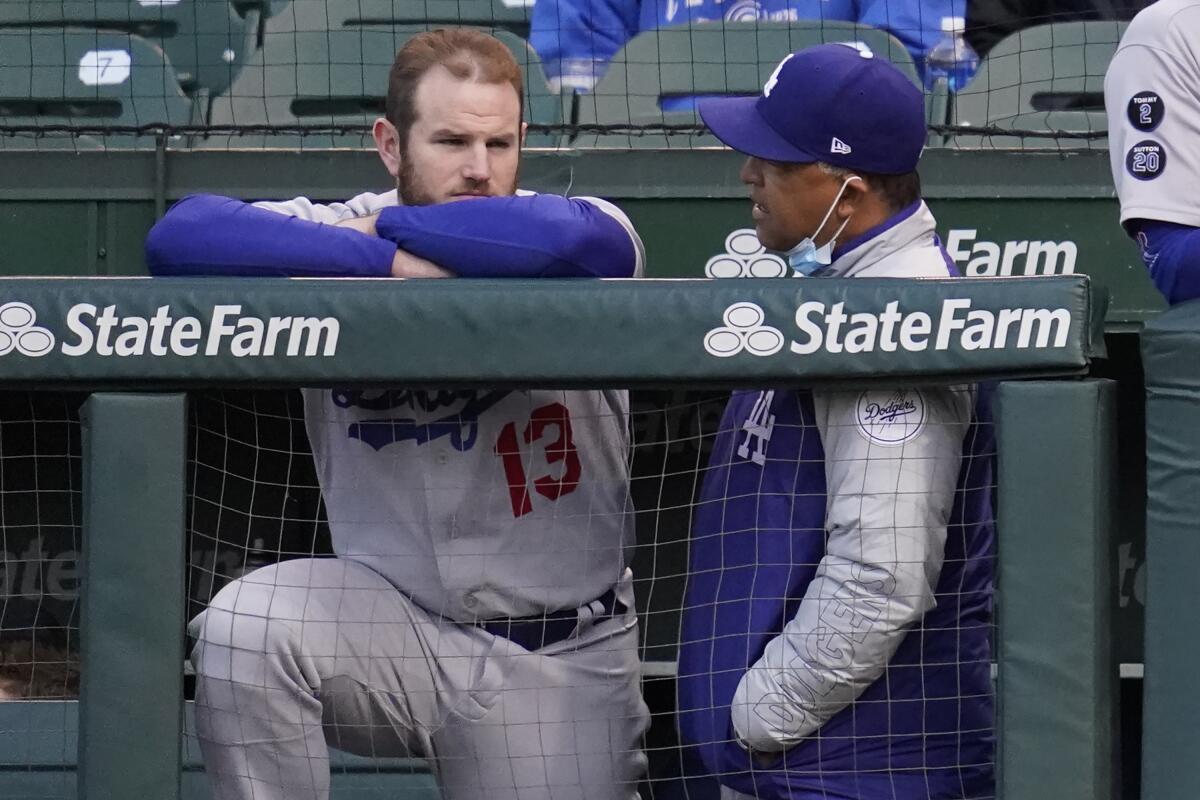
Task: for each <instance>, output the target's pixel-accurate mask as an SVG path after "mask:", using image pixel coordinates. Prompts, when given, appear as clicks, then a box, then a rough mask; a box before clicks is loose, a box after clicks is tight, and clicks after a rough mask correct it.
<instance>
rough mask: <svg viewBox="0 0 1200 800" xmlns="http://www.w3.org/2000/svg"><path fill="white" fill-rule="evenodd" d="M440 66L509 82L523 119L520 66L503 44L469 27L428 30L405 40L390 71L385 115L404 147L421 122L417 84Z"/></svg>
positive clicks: (474, 78)
mask: <svg viewBox="0 0 1200 800" xmlns="http://www.w3.org/2000/svg"><path fill="white" fill-rule="evenodd" d="M436 66H442V67H445V68H446V69H447V70H449V71H450V74H451V75H453V76H454V77H456V78H458V79H459V80H464V81H466V80H471V81H479V82H481V83H507V84H510V85H511V86H512V87H513V90H514V91H515V92H516V93H517V102H518V103H520V109H521V112H520V116H521V118H522V119H523V118H524V114H525V92H524V88H523V84H522V79H521V68H520V67H519V66H518V65H517V60H516V59H515V58H513V54H512V53H511V52H510V51H509V49H508V48H507V47H506V46H505V45H504V43H503V42H501V41H500V40H499V39H497V38H496V37H495V36H491V35H489V34H487V33H484V32H483V31H479V30H473V29H471V28H440V29H438V30H434V31H426V32H424V33H419V34H417V35H416V36H414V37H413V38H411V39H409V40H408V41H407V42H405V44H404V46H403V47H401V48H400V52H399V53H397V54H396V60H395V61H394V62H393V63H392V70H391V72H390V73H389V74H388V92H387V102H386V105H385V106H384V116H385V117H387V120H388V122H390V123H392V125H394V126H395V127H396V131H397V132H398V133H399V135H400V143H401V146H403V145H404V144H405V143H407V142H408V132H409V130H410V129H411V128H412V126H413V123H414V122H416V120H417V108H416V94H417V84H418V83H420V82H421V78H423V77H424V76H425V73H426V72H428V71H429V70H430V69H432V68H433V67H436Z"/></svg>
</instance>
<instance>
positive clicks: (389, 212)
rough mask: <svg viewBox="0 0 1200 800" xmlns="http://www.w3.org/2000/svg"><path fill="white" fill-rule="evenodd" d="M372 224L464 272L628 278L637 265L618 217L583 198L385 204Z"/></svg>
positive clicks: (546, 196)
mask: <svg viewBox="0 0 1200 800" xmlns="http://www.w3.org/2000/svg"><path fill="white" fill-rule="evenodd" d="M375 229H376V230H377V231H378V232H379V235H380V236H381V237H382V238H384V239H388V240H390V241H393V242H395V243H396V244H397V245H398V246H399V247H400V248H401V249H403V250H406V251H407V252H409V253H412V254H413V255H415V256H420V257H421V258H424V259H428V260H429V261H432V262H433V263H435V264H437V265H439V266H442V267H445V268H446V269H448V270H450V271H452V272H455V273H457V274H458V275H460V276H462V277H477V278H484V277H489V278H570V277H596V278H628V277H631V276H632V275H633V272H634V267H635V266H636V263H637V252H636V250H635V248H634V245H633V241H632V239H630V236H629V233H628V232H627V231H626V230H625V227H624V226H623V225H622V224H621V223H620V222H617V220H615V219H613V217H611V216H610V215H608V214H606V213H605V212H604V211H601V210H600V209H599V208H597V207H596V206H595V205H594V204H593V203H591V202H589V201H587V200H576V199H571V198H567V197H559V196H558V195H552V194H535V195H516V196H511V197H482V198H478V199H472V200H460V201H458V202H454V203H443V204H440V205H432V206H391V207H389V208H385V209H384V210H383V212H382V213H381V214H380V215H379V221H378V222H376V223H375Z"/></svg>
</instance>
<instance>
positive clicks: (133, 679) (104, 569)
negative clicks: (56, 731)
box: [0, 312, 187, 800]
mask: <svg viewBox="0 0 1200 800" xmlns="http://www.w3.org/2000/svg"><path fill="white" fill-rule="evenodd" d="M0 314H2V312H0ZM81 420H82V424H83V459H84V468H83V497H84V499H83V506H84V510H83V569H82V570H81V572H82V577H83V583H82V586H81V595H82V598H83V603H82V609H83V613H82V619H81V622H80V626H79V628H80V636H81V651H80V653H81V667H82V669H81V684H80V693H79V696H80V718H79V772H78V780H79V783H78V786H79V797H80V798H81V800H129V798H135V797H136V798H156V800H168V799H169V798H174V797H178V795H179V775H180V766H181V759H180V749H179V742H180V733H181V730H182V708H181V707H180V699H181V698H182V697H183V673H182V670H181V669H180V665H181V664H182V663H183V649H184V648H183V625H184V614H185V604H184V565H185V557H184V503H185V500H184V491H185V485H186V480H185V478H186V474H187V467H186V460H187V459H186V452H187V450H186V445H185V439H186V435H185V434H186V430H187V402H186V398H185V397H184V396H183V395H145V394H95V395H92V396H91V397H90V398H88V400H87V402H86V403H85V404H84V406H83V409H82V413H81Z"/></svg>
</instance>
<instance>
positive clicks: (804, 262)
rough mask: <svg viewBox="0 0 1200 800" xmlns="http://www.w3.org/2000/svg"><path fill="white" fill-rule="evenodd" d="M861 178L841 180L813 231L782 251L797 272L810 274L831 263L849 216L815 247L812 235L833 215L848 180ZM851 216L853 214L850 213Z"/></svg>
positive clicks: (848, 221)
mask: <svg viewBox="0 0 1200 800" xmlns="http://www.w3.org/2000/svg"><path fill="white" fill-rule="evenodd" d="M861 180H862V178H860V177H858V176H857V175H851V176H850V177H849V178H846V180H845V181H843V182H842V188H840V189H838V193H837V197H835V198H833V203H832V204H831V205H830V206H829V210H828V211H826V212H825V217H824V218H823V219H822V220H821V224H820V225H818V226H817V229H816V230H815V231H813V234H812V236H808V237H805V238H804V239H803V240H802V241H801V242H800V244H798V245H796V246H795V247H793V248H792V249H791V250H788V251H787V252H786V253H784V255H785V256H787V262H788V265H789V266H790V267H791V268H792V269H794V270H795V271H796V272H799V273H800V274H801V275H805V276H807V275H812V274H813V273H814V272H816V271H817V270H819V269H821V268H823V267H828V266H829V265H830V264H832V263H833V248H834V247H836V246H837V238H838V237H839V236H841V235H842V231H844V230H846V226H847V225H849V224H850V217H846V221H845V222H843V223H842V227H840V228H838V229H837V233H835V234H834V235H833V237H832V238H831V239H830V240H829V241H828V242H826V243H825V244H823V245H821V246H820V247H817V243H816V242H814V241H813V236H816V235H817V234H818V233H820V232H821V229H822V228H824V227H825V223H826V222H828V221H829V218H830V217H831V216H833V210H834V209H835V208H837V204H838V202H839V201H840V200H841V199H842V194H843V193H844V192H845V191H846V187H847V186H849V185H850V181H861ZM851 216H853V215H851Z"/></svg>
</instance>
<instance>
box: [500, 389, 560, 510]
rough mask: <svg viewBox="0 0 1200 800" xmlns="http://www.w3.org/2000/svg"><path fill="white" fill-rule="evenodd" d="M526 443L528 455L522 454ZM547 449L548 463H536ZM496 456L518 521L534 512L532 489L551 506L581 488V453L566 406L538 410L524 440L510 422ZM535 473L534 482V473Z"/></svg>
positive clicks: (532, 418) (526, 427)
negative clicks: (518, 518) (539, 452)
mask: <svg viewBox="0 0 1200 800" xmlns="http://www.w3.org/2000/svg"><path fill="white" fill-rule="evenodd" d="M522 442H523V443H524V444H525V445H526V446H527V447H528V449H529V452H528V453H522V451H521V444H522ZM542 445H544V452H545V463H544V464H542V463H540V461H539V462H538V463H534V461H535V454H536V453H537V452H538V451H539V450H541V449H542V447H541V446H542ZM494 452H495V453H496V455H497V456H499V457H500V463H501V464H502V465H503V467H504V478H505V482H506V483H507V484H508V497H509V500H510V501H511V502H512V512H513V516H514V517H523V516H525V515H526V514H529V513H530V512H532V511H533V498H532V497H531V496H530V491H529V490H530V487H531V486H532V488H533V491H534V492H536V493H537V494H539V495H541V496H542V497H545V498H546V499H547V500H550V501H551V502H553V501H555V500H557V499H558V498H560V497H562V496H563V495H565V494H570V493H571V492H573V491H575V490H576V489H577V488H579V473H580V470H581V468H580V464H579V451H577V450H576V449H575V440H574V437H573V436H572V433H571V415H570V412H568V411H567V407H566V406H564V405H563V404H562V403H551V404H550V405H547V406H541V407H540V408H535V409H534V410H533V413H532V414H530V415H529V422H528V423H527V424H526V425H525V429H524V431H522V432H521V434H520V436H519V437H518V435H517V425H516V423H514V422H510V423H508V424H507V425H505V426H504V427H503V428H501V430H500V436H499V438H498V439H497V440H496V446H495V448H494ZM531 472H532V473H534V476H533V477H532V478H531V477H530V473H531Z"/></svg>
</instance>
